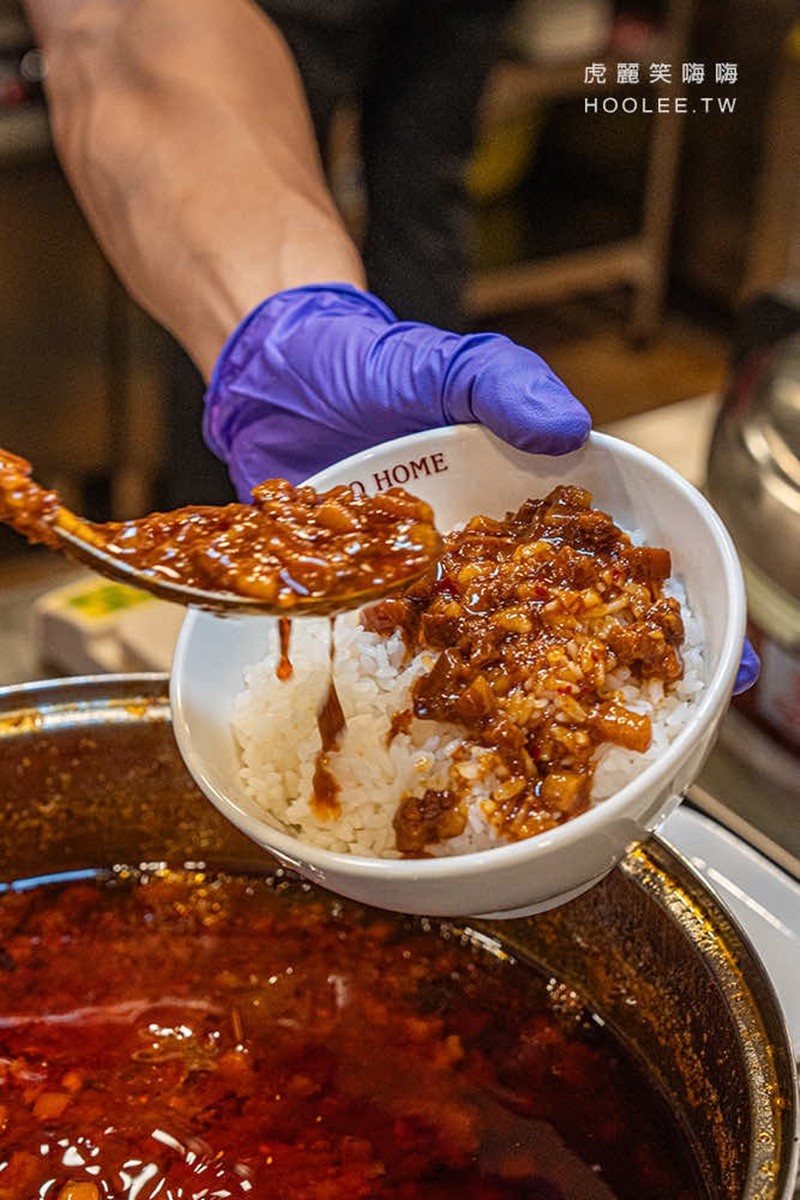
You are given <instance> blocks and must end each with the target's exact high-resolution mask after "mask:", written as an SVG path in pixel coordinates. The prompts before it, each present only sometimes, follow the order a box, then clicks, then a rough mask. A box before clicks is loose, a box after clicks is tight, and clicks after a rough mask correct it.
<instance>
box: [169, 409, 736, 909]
mask: <svg viewBox="0 0 800 1200" xmlns="http://www.w3.org/2000/svg"><path fill="white" fill-rule="evenodd" d="M309 483H311V484H312V485H313V486H314V487H315V488H317V489H319V490H323V489H327V488H330V487H334V486H336V485H339V484H347V485H350V486H351V487H353V488H354V489H355V490H357V491H358V490H363V491H365V492H367V493H370V494H374V493H377V492H381V491H388V490H389V489H391V488H393V487H402V488H404V489H406V490H407V491H410V492H413V493H414V494H415V495H418V496H420V497H421V498H422V499H423V500H426V501H427V502H428V503H429V504H430V505H431V506H432V507H433V510H434V513H435V516H436V521H437V526H438V528H439V529H440V531H441V532H442V533H444V534H446V543H445V552H444V554H443V556H442V559H441V561H440V563H439V564H438V567H437V570H436V572H432V573H431V574H430V577H429V578H428V579H427V580H425V581H422V582H421V583H420V584H417V585H414V587H412V588H411V589H410V590H409V592H408V594H407V595H405V596H400V597H397V598H394V599H393V600H391V601H384V602H379V603H378V605H377V606H372V607H371V608H370V609H366V610H362V611H361V612H355V613H349V614H346V615H344V616H340V617H338V618H337V619H336V621H335V622H333V623H331V622H330V621H328V620H327V619H309V618H304V619H300V620H296V621H294V622H292V623H291V628H289V626H288V625H287V624H286V623H282V625H283V627H282V628H281V625H280V624H279V622H278V621H277V620H275V619H274V618H266V617H246V618H229V619H220V618H219V617H216V616H214V615H213V614H210V613H205V612H201V611H198V610H192V611H190V612H189V614H188V615H187V617H186V619H185V621H184V624H183V626H182V629H181V633H180V635H179V639H178V644H177V648H176V653H175V659H174V662H173V670H172V677H171V705H172V710H173V721H174V728H175V735H176V738H177V742H178V746H179V748H180V751H181V754H182V756H183V758H184V760H185V762H186V764H187V766H188V768H189V770H190V772H191V773H192V775H193V776H194V778H195V780H196V781H197V783H198V784H199V786H200V788H201V789H202V790H203V792H204V793H205V795H206V796H208V797H209V799H210V800H211V801H212V802H213V803H214V804H215V805H216V806H217V807H218V808H219V809H220V811H221V812H222V813H223V814H224V815H226V816H227V817H228V818H229V819H230V820H231V821H232V822H233V823H234V824H235V825H237V826H238V827H239V828H240V829H241V830H242V831H243V832H244V833H246V834H247V835H248V836H249V837H251V838H252V839H253V840H254V841H256V842H257V843H258V844H260V845H261V846H264V847H266V848H267V849H269V850H270V851H271V852H272V853H273V854H274V855H275V856H276V857H277V858H278V859H279V861H281V862H282V863H284V864H286V865H287V866H290V867H291V868H293V869H295V870H297V871H299V872H300V873H301V874H302V875H304V876H306V877H307V878H310V879H313V880H314V881H315V882H316V883H318V884H321V885H322V886H324V887H327V888H329V889H330V890H332V891H334V892H338V893H340V894H342V895H345V896H348V897H350V898H352V899H356V900H359V901H362V902H365V903H368V904H372V905H376V906H378V907H383V908H387V909H393V910H397V911H403V912H409V913H417V914H423V915H432V916H433V915H437V916H464V915H504V916H518V915H521V914H523V913H532V912H536V911H540V910H544V909H547V908H549V907H552V906H553V905H555V904H559V903H563V902H564V901H566V900H568V899H570V898H571V897H573V896H576V895H578V894H580V893H581V892H583V891H585V890H586V889H587V888H589V887H591V886H592V884H593V883H595V882H597V881H598V880H599V879H601V878H602V877H603V876H604V875H605V874H607V872H608V871H610V870H611V869H612V868H613V867H614V865H615V864H616V863H617V862H618V861H619V860H620V859H621V858H622V857H623V856H624V855H625V854H626V852H628V851H629V850H630V849H631V848H633V847H635V845H636V844H637V843H638V842H640V841H641V840H643V839H644V838H646V837H647V835H648V834H649V833H650V832H651V831H652V830H653V829H654V828H655V827H656V826H657V825H658V824H659V823H660V822H661V821H662V820H663V819H664V818H665V817H666V816H667V815H669V813H670V812H671V811H672V810H673V808H674V807H675V806H676V805H677V804H678V803H679V800H680V796H681V793H682V791H683V790H684V789H685V788H686V787H687V786H688V785H689V784H690V783H691V782H692V780H693V779H694V778H695V776H696V774H697V773H698V771H699V769H700V767H701V766H702V763H703V761H704V759H705V757H706V755H707V754H708V752H709V750H710V749H711V746H712V745H713V742H714V739H715V736H716V732H717V728H718V725H719V722H720V720H721V718H722V716H723V714H724V712H725V709H726V707H727V704H728V701H729V699H730V694H731V689H732V687H733V682H734V679H735V675H736V670H737V666H738V663H739V658H740V654H741V649H742V643H743V639H744V630H745V613H746V604H745V593H744V585H743V582H742V575H741V570H740V567H739V562H738V558H737V556H736V552H735V550H734V547H733V544H732V542H731V539H730V537H729V535H728V533H727V531H726V530H725V527H724V525H723V524H722V522H721V521H720V519H719V517H718V516H717V514H716V513H715V512H714V510H713V508H712V507H711V506H710V505H709V504H708V502H707V501H706V500H705V498H704V497H703V496H702V495H701V494H700V492H698V491H697V490H696V489H695V488H694V487H692V486H691V485H690V484H689V483H687V482H686V481H685V480H684V479H683V478H682V477H681V476H680V475H678V474H677V473H676V472H675V471H673V470H672V469H671V468H669V467H668V466H666V465H665V464H664V463H662V462H661V461H660V460H658V459H657V458H655V457H653V456H652V455H650V454H647V453H646V452H644V451H642V450H639V449H637V448H636V447H634V446H632V445H630V444H628V443H625V442H622V441H620V440H618V439H615V438H611V437H608V436H606V435H603V434H598V433H592V434H591V436H590V438H589V440H588V441H587V443H586V444H585V445H584V446H583V447H581V449H580V450H578V451H576V452H574V453H572V454H569V455H566V456H563V457H559V458H553V457H550V456H545V455H531V454H526V453H523V452H521V451H518V450H515V449H514V448H513V447H510V446H508V445H506V444H505V443H504V442H502V441H500V440H499V439H498V438H496V437H494V436H493V435H492V434H490V433H489V432H488V431H486V430H485V429H483V428H482V427H479V426H473V425H469V426H453V427H450V428H447V429H438V430H431V431H424V432H422V433H418V434H413V435H411V436H409V437H406V438H402V439H399V440H397V441H394V442H389V443H384V444H383V445H381V446H377V447H375V448H373V449H371V450H368V451H366V452H364V453H362V454H359V455H355V456H353V457H352V458H349V459H347V460H344V461H343V462H340V463H338V464H336V465H334V466H332V467H330V468H328V469H327V470H325V471H323V472H321V473H320V474H319V475H317V476H315V477H314V478H313V479H311V480H309ZM287 661H288V662H289V663H290V664H291V670H290V671H288V670H287V669H286V667H287ZM287 676H288V677H287ZM332 714H333V716H334V720H333V722H332V723H331V720H330V718H331V715H332Z"/></svg>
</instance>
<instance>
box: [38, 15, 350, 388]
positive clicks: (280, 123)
mask: <svg viewBox="0 0 800 1200" xmlns="http://www.w3.org/2000/svg"><path fill="white" fill-rule="evenodd" d="M25 8H26V11H27V14H28V16H29V19H30V21H31V24H32V26H33V29H34V33H35V36H36V37H37V39H38V42H39V44H40V46H41V47H42V49H43V50H44V53H45V61H46V64H47V76H46V89H47V97H48V104H49V109H50V116H51V123H52V127H53V134H54V140H55V145H56V150H57V152H58V155H59V157H60V160H61V162H62V164H63V167H64V170H65V172H66V174H67V176H68V178H69V180H70V182H71V184H72V186H73V189H74V191H75V193H76V195H77V197H78V199H79V201H80V202H81V205H82V207H83V209H84V211H85V213H86V215H87V218H88V220H89V222H90V224H91V226H92V228H93V230H94V232H95V234H96V236H97V238H98V240H99V241H100V243H101V245H102V247H103V249H104V251H105V253H106V254H107V256H108V258H109V260H110V261H111V263H112V264H113V266H114V267H115V269H116V270H117V272H118V274H119V275H120V278H121V279H122V281H123V283H124V284H125V286H126V287H127V288H128V290H129V291H130V292H131V294H132V295H133V296H134V297H135V298H136V299H137V300H138V301H139V303H140V304H142V306H143V307H144V308H145V309H147V310H148V312H150V313H151V314H152V315H153V316H154V317H155V318H156V319H157V320H158V321H160V322H161V323H162V324H163V325H165V326H166V327H167V328H168V329H169V330H170V331H171V332H172V333H173V334H174V335H175V336H176V338H177V339H178V341H180V342H181V343H182V344H183V345H184V347H185V348H186V349H187V351H188V352H189V354H190V355H191V356H192V358H193V359H194V360H195V362H196V363H197V365H198V366H199V367H200V369H201V371H202V372H203V374H204V375H205V376H206V378H208V376H209V375H210V372H211V369H212V367H213V364H214V362H215V361H216V359H217V356H218V354H219V351H220V349H221V347H222V344H223V342H224V341H225V338H226V337H227V336H228V334H230V332H231V331H232V330H233V329H234V328H235V327H236V325H237V324H238V322H239V321H240V320H241V319H242V318H243V317H244V316H245V315H246V314H247V313H248V312H250V311H251V310H252V309H253V308H254V307H255V305H257V304H258V303H259V302H260V301H262V300H263V299H264V297H265V296H269V295H272V294H274V293H276V292H279V291H281V290H283V289H285V288H292V287H297V286H301V285H304V284H314V283H322V282H325V281H327V280H337V281H341V282H345V283H350V284H353V285H355V286H356V287H363V286H364V284H365V280H364V274H363V268H362V266H361V262H360V259H359V256H358V253H357V251H356V249H355V247H354V246H353V244H352V242H351V240H350V238H349V237H348V235H347V233H346V232H345V229H344V227H343V225H342V222H341V220H340V218H339V215H338V213H337V211H336V208H335V206H334V204H333V201H332V199H331V197H330V194H329V192H328V190H327V188H326V186H325V181H324V178H323V174H322V170H321V167H320V163H319V156H318V153H317V148H316V144H315V141H314V135H313V131H312V129H311V125H310V121H309V118H308V115H307V110H306V106H305V101H304V97H303V92H302V86H301V84H300V81H299V78H298V75H297V71H296V69H295V66H294V62H293V60H292V57H291V55H290V54H289V51H288V50H287V48H286V46H285V44H284V42H283V40H282V39H281V37H280V35H279V34H278V33H277V31H276V30H275V28H274V26H273V25H272V24H271V23H270V22H269V21H268V20H267V19H266V18H265V17H264V16H263V15H262V14H261V13H260V12H259V10H258V9H257V8H255V6H253V5H251V4H250V3H249V2H248V0H192V3H191V4H188V3H186V0H25Z"/></svg>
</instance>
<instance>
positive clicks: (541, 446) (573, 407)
mask: <svg viewBox="0 0 800 1200" xmlns="http://www.w3.org/2000/svg"><path fill="white" fill-rule="evenodd" d="M462 422H479V423H480V424H483V425H486V426H487V427H488V428H489V429H491V430H493V432H494V433H496V434H498V436H499V437H501V438H503V439H504V440H505V441H507V442H510V443H511V444H512V445H514V446H517V447H519V448H520V449H521V450H529V451H535V452H538V453H544V454H565V453H566V452H567V451H569V450H575V449H577V447H578V446H580V445H581V443H582V442H584V441H585V440H586V438H587V437H588V435H589V429H590V425H591V421H590V418H589V414H588V413H587V411H586V409H585V408H584V407H583V405H582V404H580V403H579V402H578V401H577V400H576V399H575V397H574V396H573V395H572V393H571V392H569V391H568V390H567V388H566V387H565V386H564V384H563V383H562V382H561V381H560V380H559V379H557V378H556V376H555V375H554V374H553V373H552V371H551V370H550V369H549V367H548V366H547V364H546V363H545V362H543V361H542V359H541V358H539V356H538V354H534V353H533V352H532V351H530V350H526V349H524V348H523V347H522V346H518V345H516V344H515V343H514V342H512V341H509V339H508V338H506V337H502V336H501V335H500V334H494V333H478V334H470V335H469V336H467V337H459V336H458V335H457V334H455V333H445V332H443V331H442V330H441V329H436V328H434V327H433V326H432V325H421V324H417V323H414V322H411V321H398V320H397V319H396V317H395V316H394V314H393V313H392V312H391V311H390V310H389V309H388V308H387V307H386V305H385V304H383V302H382V301H380V300H378V299H377V297H375V296H373V295H371V294H370V293H369V292H360V291H359V290H358V289H357V288H355V287H351V286H350V285H348V284H328V285H321V286H313V287H301V288H294V289H292V290H290V291H285V292H278V293H277V294H276V295H274V296H270V297H269V299H267V300H265V301H264V302H263V303H262V304H261V305H259V307H258V308H257V309H255V310H254V311H253V312H252V313H251V314H250V315H249V316H248V317H246V318H245V320H244V321H243V322H242V323H241V325H240V326H239V327H238V329H236V330H235V331H234V333H233V334H232V335H231V337H230V338H229V339H228V341H227V342H226V344H225V346H224V347H223V350H222V353H221V355H220V358H219V360H218V362H217V365H216V367H215V369H214V374H213V376H212V378H211V382H210V384H209V388H208V392H207V394H206V408H205V419H204V426H203V432H204V435H205V439H206V442H207V443H208V445H209V447H210V448H211V449H212V450H213V451H214V453H215V454H216V455H217V456H218V457H219V458H221V459H222V460H223V461H224V462H226V463H227V464H228V469H229V471H230V475H231V478H232V480H233V483H234V486H235V487H236V491H237V493H238V495H239V497H240V499H241V500H248V499H249V498H250V489H251V488H252V487H254V486H255V484H257V483H261V481H262V480H264V479H269V478H274V477H281V478H283V479H288V480H290V481H291V482H292V483H297V482H299V481H300V480H303V479H307V478H308V477H309V476H310V475H313V474H314V473H315V472H316V471H319V470H321V469H322V468H323V467H326V466H328V465H329V464H331V463H333V462H337V461H338V460H339V459H342V458H346V457H347V456H348V455H350V454H355V453H357V452H358V451H359V450H365V449H367V448H368V447H369V446H374V445H377V444H378V443H379V442H386V441H389V440H391V439H392V438H396V437H401V436H403V435H404V434H407V433H416V432H417V431H418V430H421V429H435V428H437V427H439V426H442V425H455V424H460V423H462Z"/></svg>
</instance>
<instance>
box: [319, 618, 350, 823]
mask: <svg viewBox="0 0 800 1200" xmlns="http://www.w3.org/2000/svg"><path fill="white" fill-rule="evenodd" d="M335 627H336V626H335V619H334V618H331V620H330V642H329V651H328V663H329V670H328V687H327V690H326V692H325V699H324V700H323V701H322V704H321V705H320V707H319V710H318V712H317V729H318V730H319V736H320V742H321V745H320V749H319V750H318V751H317V758H316V763H315V766H314V778H313V781H312V792H311V806H312V808H313V809H314V812H315V813H316V814H317V816H318V817H320V818H321V819H322V820H330V821H335V820H336V819H337V818H338V817H339V816H341V811H342V806H341V803H340V801H339V794H340V792H341V790H342V789H341V787H340V785H339V781H338V780H337V778H336V775H335V773H334V771H333V769H332V767H331V761H330V756H331V754H332V753H333V752H334V751H335V750H338V748H339V743H340V741H341V736H342V734H343V732H344V730H345V727H346V722H345V717H344V712H343V710H342V705H341V701H340V700H339V693H338V692H337V691H336V684H335V682H334V678H333V667H334V661H335V656H336V643H335V640H334V632H335Z"/></svg>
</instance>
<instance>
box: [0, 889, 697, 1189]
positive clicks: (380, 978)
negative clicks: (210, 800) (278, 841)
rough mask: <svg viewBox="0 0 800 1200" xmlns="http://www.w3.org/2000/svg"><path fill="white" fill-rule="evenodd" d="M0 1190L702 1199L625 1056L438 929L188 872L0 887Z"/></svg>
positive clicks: (540, 992)
mask: <svg viewBox="0 0 800 1200" xmlns="http://www.w3.org/2000/svg"><path fill="white" fill-rule="evenodd" d="M0 947H2V949H0V980H1V981H2V991H1V992H0V1200H33V1198H40V1200H44V1198H47V1200H99V1198H102V1200H106V1198H109V1200H110V1198H111V1197H113V1198H114V1200H119V1198H125V1197H127V1198H129V1200H132V1198H133V1197H135V1198H136V1200H229V1198H246V1197H250V1198H251V1200H264V1198H269V1197H279V1198H284V1197H285V1198H287V1200H288V1198H289V1197H291V1198H292V1200H338V1198H339V1197H345V1198H346V1200H359V1198H362V1197H363V1198H366V1197H369V1198H380V1197H394V1198H396V1200H414V1198H416V1197H425V1198H428V1200H438V1198H442V1200H444V1198H452V1197H453V1196H458V1197H459V1200H478V1198H480V1200H512V1198H513V1200H594V1198H597V1200H608V1198H609V1197H616V1200H628V1198H630V1200H641V1197H643V1196H646V1197H647V1198H648V1200H701V1198H702V1197H705V1196H706V1193H705V1191H704V1190H703V1188H702V1187H701V1186H700V1184H699V1183H698V1178H697V1172H696V1170H695V1167H694V1165H693V1161H692V1157H691V1154H690V1151H689V1148H688V1145H687V1143H686V1141H685V1139H684V1137H683V1134H682V1132H681V1130H680V1127H679V1125H678V1123H677V1121H676V1120H675V1119H674V1118H673V1117H672V1115H671V1114H670V1113H669V1112H668V1110H667V1108H666V1106H665V1105H664V1104H663V1103H662V1101H661V1099H660V1097H659V1095H658V1094H657V1093H656V1092H655V1090H654V1089H653V1088H652V1086H651V1085H650V1084H649V1083H648V1081H647V1079H646V1078H645V1077H644V1075H643V1074H642V1073H641V1071H640V1070H639V1068H638V1066H637V1065H636V1064H635V1063H634V1062H632V1061H631V1059H630V1058H629V1057H628V1055H627V1053H626V1052H625V1051H624V1050H623V1049H622V1048H621V1047H620V1046H619V1045H618V1044H617V1043H616V1042H615V1041H614V1040H613V1039H612V1038H611V1036H610V1034H609V1033H608V1031H607V1030H606V1029H605V1028H603V1027H601V1024H600V1023H598V1021H597V1020H595V1019H593V1018H592V1015H591V1014H590V1013H589V1012H587V1011H586V1010H585V1009H584V1008H582V1007H581V1006H580V1004H577V1003H575V1002H574V997H573V998H572V1000H571V1001H570V1002H569V1003H567V1004H565V1003H564V994H563V992H564V989H563V988H560V987H559V986H558V985H557V984H556V983H555V982H554V981H548V980H547V979H545V978H543V977H540V976H539V975H538V974H536V973H535V972H533V971H531V970H530V969H529V968H528V967H526V966H523V965H521V964H520V963H515V962H513V961H512V960H511V959H509V958H508V957H507V956H506V955H504V954H503V953H501V952H500V951H499V949H498V950H497V951H493V950H492V947H491V946H490V945H483V944H482V943H481V942H479V941H478V940H477V939H475V940H471V939H470V938H469V936H468V934H465V933H460V932H459V931H457V930H455V929H454V928H453V927H452V926H448V925H446V924H441V923H433V922H430V923H428V922H412V921H404V920H402V919H397V918H394V917H389V916H387V915H386V914H381V913H377V912H375V911H372V910H363V909H361V908H359V907H358V906H356V905H351V904H348V903H342V902H338V901H334V900H331V899H329V898H325V897H322V898H321V897H320V895H319V894H318V893H314V892H312V891H310V890H309V889H308V888H306V887H305V886H303V885H300V884H298V885H294V884H292V885H288V884H286V883H282V882H277V883H276V881H274V880H269V879H266V878H262V877H246V876H217V877H212V876H205V875H202V874H197V873H190V872H165V873H155V874H152V875H143V874H141V873H136V872H122V873H120V872H117V873H116V874H115V875H114V876H113V877H111V878H108V877H103V878H96V879H86V880H82V881H78V882H75V881H68V882H58V881H57V882H55V883H48V884H44V883H42V884H37V885H36V886H32V887H29V888H28V887H26V888H24V889H12V890H9V891H7V892H6V893H5V894H4V895H2V896H0Z"/></svg>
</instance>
